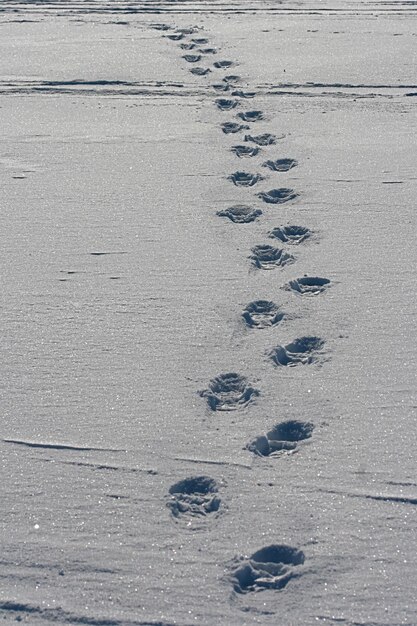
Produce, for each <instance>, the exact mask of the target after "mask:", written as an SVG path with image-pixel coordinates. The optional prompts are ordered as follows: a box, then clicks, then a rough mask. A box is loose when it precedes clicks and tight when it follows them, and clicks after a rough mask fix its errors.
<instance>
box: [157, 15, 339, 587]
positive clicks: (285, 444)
mask: <svg viewBox="0 0 417 626" xmlns="http://www.w3.org/2000/svg"><path fill="white" fill-rule="evenodd" d="M153 28H155V29H157V30H161V31H167V32H164V36H165V37H167V38H168V39H170V40H172V41H176V42H180V43H179V46H180V48H181V49H182V50H183V51H184V54H183V56H182V58H183V59H184V61H185V62H186V63H188V64H190V66H191V68H190V72H191V73H192V74H194V75H197V76H205V77H210V74H211V73H212V72H213V71H219V70H220V71H222V70H227V69H229V68H231V67H232V66H233V65H235V64H234V63H233V62H232V61H227V60H219V61H215V62H214V63H211V61H212V59H213V57H212V55H216V54H217V50H216V49H215V48H213V47H210V45H209V41H208V39H206V38H205V37H197V36H196V33H197V31H198V30H199V29H198V28H185V29H176V30H174V29H173V28H172V27H171V26H168V25H166V24H153ZM209 59H210V65H211V67H207V66H203V65H199V63H200V62H201V61H207V60H209ZM240 81H241V79H240V77H239V76H235V75H228V76H224V77H223V78H222V80H221V81H220V82H218V83H214V84H212V85H211V86H212V87H213V89H214V90H215V92H216V93H217V96H216V99H215V104H216V107H217V108H218V109H219V110H220V111H232V110H234V109H236V108H239V107H240V105H241V104H242V102H243V101H245V100H246V99H250V98H255V96H256V93H255V92H250V91H244V90H243V89H240V88H239V87H238V85H239V83H240ZM236 118H237V120H238V121H233V122H231V121H227V122H224V123H222V124H221V129H222V131H223V133H225V134H227V135H229V134H237V133H241V132H245V131H251V127H252V125H253V124H254V123H256V122H258V121H260V120H264V119H265V117H264V114H263V112H262V111H258V110H251V111H241V112H238V113H237V115H236ZM283 137H284V136H283V135H281V136H276V135H272V134H270V133H264V134H260V135H255V134H244V139H243V143H241V144H238V145H234V146H233V147H232V148H231V150H232V152H233V153H234V154H235V155H236V156H237V157H238V158H240V159H243V158H252V157H255V156H257V155H258V154H259V153H260V152H261V151H262V148H264V147H267V146H274V145H275V144H276V143H277V141H279V140H280V139H282V138H283ZM297 165H298V163H297V161H296V160H295V159H292V158H280V159H276V160H266V161H265V162H264V163H263V167H265V168H268V169H269V170H270V171H272V172H278V173H279V172H288V171H289V170H290V169H292V168H294V167H297ZM228 179H229V180H230V181H231V182H232V183H233V184H234V185H236V186H238V187H253V186H254V185H256V184H257V183H258V182H260V181H262V180H264V176H262V175H261V174H252V173H250V172H245V171H236V172H234V173H233V174H231V175H230V176H229V177H228ZM297 195H298V194H297V193H296V192H295V191H294V190H293V189H290V188H287V187H279V188H276V189H271V190H269V191H261V192H260V193H258V194H257V197H258V198H259V199H260V200H262V201H263V202H264V203H267V204H283V203H285V202H289V201H290V200H292V199H294V198H296V197H297ZM217 215H219V216H220V217H226V218H228V219H230V220H231V221H232V222H235V223H236V224H245V223H250V222H254V221H255V220H256V219H258V218H259V217H260V216H261V215H262V211H261V210H260V209H258V208H254V207H252V206H247V205H236V206H232V207H229V208H227V209H225V210H222V211H218V213H217ZM313 235H314V233H313V232H312V231H311V230H310V229H309V228H306V227H304V226H295V225H287V226H280V227H277V228H274V229H273V230H272V231H271V232H270V233H269V236H270V237H271V238H272V239H274V240H275V241H276V242H277V244H278V245H279V244H284V245H286V246H295V245H299V244H301V243H303V242H304V241H306V240H307V239H309V238H311V237H313ZM287 250H288V249H287ZM287 250H286V249H283V248H280V247H275V246H273V245H263V244H262V245H256V246H254V247H253V248H252V251H251V256H250V259H251V261H252V263H253V265H254V267H255V268H258V269H260V270H271V269H274V268H276V267H284V266H286V265H288V264H290V263H294V262H295V257H294V256H293V255H292V254H290V252H288V251H287ZM329 286H330V280H329V279H327V278H322V277H318V276H302V277H300V278H298V279H296V280H292V281H290V282H289V283H288V284H287V285H285V286H284V288H285V289H287V290H291V291H293V292H295V293H297V294H299V295H301V296H316V295H318V294H320V293H322V292H324V291H325V290H326V289H327V288H328V287H329ZM242 317H243V320H244V322H245V323H246V325H247V326H248V327H249V328H253V329H264V328H268V327H272V326H275V325H277V324H279V323H280V322H281V320H283V319H284V317H285V313H284V312H283V311H282V310H281V308H280V307H279V306H278V305H277V304H275V303H274V302H272V301H268V300H256V301H254V302H251V303H250V304H248V305H247V306H246V308H245V309H244V311H243V312H242ZM324 347H325V344H324V341H323V340H322V339H321V338H320V337H312V336H307V337H299V338H297V339H295V340H294V341H292V342H291V343H289V344H287V345H285V346H281V345H279V346H277V347H275V348H274V349H273V350H271V352H270V354H269V356H270V358H271V360H272V362H273V363H274V365H275V366H277V367H295V366H297V365H302V364H311V363H322V362H323V361H324V360H326V355H325V350H324ZM259 393H260V392H259V390H258V389H256V388H255V387H253V386H252V385H251V384H250V383H249V382H248V381H247V379H246V378H245V377H244V376H241V375H239V374H237V373H226V374H220V375H219V376H217V377H216V378H214V379H213V380H211V381H210V383H209V385H208V389H205V390H204V391H201V392H200V395H201V397H203V398H205V400H206V401H207V404H208V406H209V408H210V409H211V410H212V411H233V410H238V409H241V408H243V407H246V406H248V405H249V404H250V403H251V402H252V401H253V400H254V399H255V398H256V397H257V396H258V395H259ZM313 430H314V425H313V424H312V423H310V422H302V421H298V420H288V421H285V422H282V423H279V424H277V425H275V426H274V427H273V428H272V429H271V430H270V431H269V432H268V433H266V434H265V435H261V436H259V437H256V438H255V439H254V440H253V441H251V442H250V443H248V444H247V449H248V450H249V451H250V452H252V453H254V454H256V455H259V456H261V457H266V456H271V455H272V456H273V455H278V454H280V453H282V452H283V451H284V452H285V451H287V452H288V451H294V450H296V449H297V446H298V445H299V442H300V441H303V440H305V439H308V438H310V437H311V435H312V433H313ZM168 506H169V508H170V509H171V513H172V515H173V516H174V518H175V519H176V520H178V521H180V522H183V523H185V525H186V526H188V527H190V528H197V527H198V524H199V521H201V520H205V519H207V517H208V516H213V517H215V516H217V515H219V514H220V513H221V511H222V503H221V498H220V496H219V488H218V485H217V483H216V481H215V480H214V479H213V478H211V477H209V476H191V477H189V478H185V479H184V480H181V481H179V482H177V483H175V484H174V485H172V487H171V488H170V490H169V501H168ZM304 560H305V556H304V553H303V552H302V551H301V550H299V549H297V548H294V547H291V546H288V545H281V544H273V545H270V546H266V547H263V548H261V549H260V550H257V551H256V552H254V553H253V554H252V555H251V556H250V557H238V558H236V559H234V560H233V562H232V563H231V564H230V579H231V582H232V585H233V588H234V590H235V591H236V592H237V593H240V594H243V593H247V592H251V591H261V590H264V589H282V588H283V587H285V586H286V584H287V583H288V581H289V580H290V579H291V578H293V577H295V576H298V575H300V567H299V566H300V565H302V564H303V563H304Z"/></svg>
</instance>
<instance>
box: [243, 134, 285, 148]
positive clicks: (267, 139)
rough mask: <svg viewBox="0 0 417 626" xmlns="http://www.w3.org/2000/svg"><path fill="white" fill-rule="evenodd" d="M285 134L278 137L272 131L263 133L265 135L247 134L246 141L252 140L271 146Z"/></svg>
mask: <svg viewBox="0 0 417 626" xmlns="http://www.w3.org/2000/svg"><path fill="white" fill-rule="evenodd" d="M283 138H284V135H281V136H280V137H277V136H276V135H271V133H263V135H255V136H253V135H245V138H244V141H252V142H253V143H256V144H257V145H258V146H270V145H272V144H274V143H276V142H277V139H283Z"/></svg>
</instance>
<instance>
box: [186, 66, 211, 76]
mask: <svg viewBox="0 0 417 626" xmlns="http://www.w3.org/2000/svg"><path fill="white" fill-rule="evenodd" d="M190 72H191V74H195V75H196V76H207V74H210V72H211V69H210V68H208V67H192V68H191V69H190Z"/></svg>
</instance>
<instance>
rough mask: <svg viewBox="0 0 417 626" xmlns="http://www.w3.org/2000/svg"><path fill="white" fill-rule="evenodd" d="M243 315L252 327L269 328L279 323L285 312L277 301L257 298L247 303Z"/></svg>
mask: <svg viewBox="0 0 417 626" xmlns="http://www.w3.org/2000/svg"><path fill="white" fill-rule="evenodd" d="M242 317H243V319H244V320H245V322H246V324H247V326H249V327H250V328H268V327H270V326H275V325H276V324H279V322H281V321H282V320H283V319H284V317H285V314H284V313H283V312H282V311H281V309H280V308H279V306H278V305H277V304H275V302H271V301H270V300H255V301H254V302H250V303H249V304H248V305H247V307H246V308H245V309H244V311H243V312H242Z"/></svg>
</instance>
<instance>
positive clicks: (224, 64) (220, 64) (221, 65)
mask: <svg viewBox="0 0 417 626" xmlns="http://www.w3.org/2000/svg"><path fill="white" fill-rule="evenodd" d="M232 65H234V63H233V61H216V62H215V63H214V67H215V68H216V69H218V70H224V69H227V68H228V67H232Z"/></svg>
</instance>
